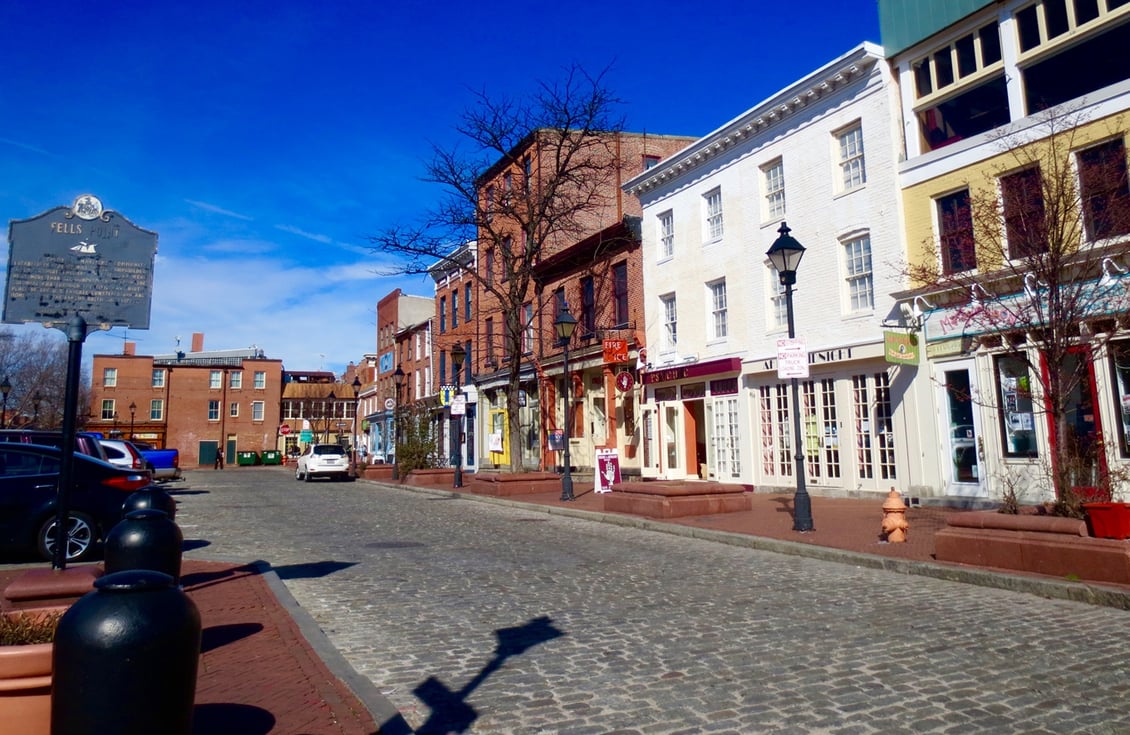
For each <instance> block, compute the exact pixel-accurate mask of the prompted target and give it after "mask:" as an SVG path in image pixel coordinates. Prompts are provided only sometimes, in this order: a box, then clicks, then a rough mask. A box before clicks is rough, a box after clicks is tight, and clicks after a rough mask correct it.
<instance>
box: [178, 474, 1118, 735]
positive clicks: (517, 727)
mask: <svg viewBox="0 0 1130 735" xmlns="http://www.w3.org/2000/svg"><path fill="white" fill-rule="evenodd" d="M285 469H286V468H283V469H282V470H280V469H274V468H263V469H250V468H241V469H238V470H227V471H223V472H212V471H195V472H192V473H190V482H189V483H187V485H186V486H182V488H183V490H184V492H183V493H178V494H177V498H178V500H179V501H180V508H179V511H178V516H177V521H178V523H179V524H180V526H181V528H182V531H183V533H184V536H185V539H186V541H187V542H188V543H189V544H190V546H196V547H198V548H194V550H192V551H190V552H189V556H190V557H195V558H204V559H206V558H219V559H225V560H232V559H239V560H252V559H262V560H264V561H267V562H269V563H270V564H271V565H272V566H273V567H275V569H276V570H277V572H278V574H279V576H280V577H281V578H282V579H283V581H284V582H285V583H286V585H287V587H288V588H289V589H290V590H291V592H292V594H293V595H294V597H295V598H296V599H297V600H298V602H299V603H301V605H302V606H303V607H304V608H305V609H306V610H307V611H308V612H309V613H310V614H311V615H312V616H313V617H314V619H315V620H316V621H317V622H318V623H319V624H320V625H321V626H322V628H323V629H324V630H325V632H326V634H327V635H328V636H329V638H330V640H331V642H332V643H333V644H334V645H335V646H336V647H337V648H338V650H340V651H341V653H342V654H343V655H344V656H345V658H346V659H347V660H348V661H349V662H350V663H351V664H352V666H353V667H354V668H355V669H356V670H357V671H358V672H360V673H361V674H363V675H364V676H366V677H368V678H369V679H370V680H372V681H373V682H374V684H375V685H376V686H377V687H378V688H379V689H380V690H381V691H382V692H383V693H384V694H385V696H386V697H388V699H389V700H391V701H392V703H393V704H394V705H395V706H396V707H397V708H398V709H399V710H400V712H401V713H402V714H403V715H404V717H405V719H406V720H407V721H408V722H409V724H411V725H412V726H413V727H414V728H416V729H417V730H418V731H419V732H421V733H447V732H471V733H477V734H480V735H487V734H494V733H523V734H526V735H529V734H533V733H570V734H573V735H581V734H584V733H592V734H594V735H595V734H597V733H601V734H608V733H639V734H644V733H647V734H656V735H672V734H675V733H722V734H732V735H748V734H750V733H841V734H844V735H847V734H849V733H851V734H855V733H858V734H861V735H862V734H867V733H885V732H890V731H896V732H915V733H1017V734H1019V733H1024V734H1025V735H1036V734H1040V733H1048V734H1051V733H1089V734H1100V735H1101V734H1110V735H1114V734H1116V733H1126V732H1130V705H1128V704H1127V702H1128V701H1130V697H1128V695H1130V659H1128V658H1127V656H1126V643H1125V641H1126V635H1127V631H1128V627H1130V625H1128V624H1130V614H1128V613H1126V612H1123V611H1120V610H1116V609H1110V608H1103V607H1093V606H1088V605H1084V604H1078V603H1072V602H1065V601H1057V600H1046V599H1042V598H1039V597H1036V596H1033V595H1027V594H1022V593H1014V592H1007V591H1002V590H995V589H989V588H982V587H975V586H971V585H965V584H960V583H954V582H946V581H940V580H934V579H929V578H926V577H917V576H906V575H897V574H892V573H890V572H883V571H876V570H868V569H860V568H855V567H852V566H849V565H845V564H838V563H832V562H823V561H817V560H813V559H807V558H802V557H796V556H783V555H777V554H773V553H768V552H762V551H757V550H751V549H743V548H739V547H733V546H727V545H723V544H717V543H712V542H709V541H703V540H698V539H689V538H685V537H681V536H675V535H668V534H664V533H656V532H651V531H644V530H635V529H629V528H624V527H621V526H613V525H607V524H600V523H593V522H589V521H584V520H578V519H572V518H567V517H561V516H558V515H547V514H544V513H539V512H535V511H533V510H531V509H525V508H522V507H506V506H501V505H497V504H486V503H479V502H475V501H473V500H466V499H456V498H450V497H447V496H445V495H441V494H433V493H427V492H414V491H408V490H400V489H393V488H390V487H385V486H379V485H375V484H371V483H366V482H354V483H334V482H317V483H296V482H294V480H293V479H292V474H290V473H288V472H286V471H284V470H285ZM171 489H172V490H173V491H174V492H175V491H177V490H178V488H177V487H176V486H173V487H172V488H171Z"/></svg>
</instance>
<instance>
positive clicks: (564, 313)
mask: <svg viewBox="0 0 1130 735" xmlns="http://www.w3.org/2000/svg"><path fill="white" fill-rule="evenodd" d="M564 307H565V308H564V309H562V310H561V313H560V314H558V315H557V319H556V320H555V321H554V322H553V328H554V329H555V330H556V331H557V343H558V344H559V345H561V349H562V352H563V358H564V359H563V360H562V363H563V364H562V378H563V381H562V382H563V383H564V384H565V455H564V461H565V474H564V475H562V476H561V500H562V501H569V500H572V499H573V474H572V471H571V469H570V467H569V404H570V403H571V402H572V400H573V396H572V390H571V388H572V386H571V385H570V384H571V382H572V378H571V377H570V376H569V340H571V339H572V338H573V330H574V329H576V328H577V319H576V317H574V316H573V315H572V314H570V313H569V305H568V304H565V305H564Z"/></svg>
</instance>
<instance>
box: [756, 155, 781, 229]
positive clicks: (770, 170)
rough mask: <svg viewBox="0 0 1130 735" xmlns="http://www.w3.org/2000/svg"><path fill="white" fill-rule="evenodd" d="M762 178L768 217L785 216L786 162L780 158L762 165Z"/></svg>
mask: <svg viewBox="0 0 1130 735" xmlns="http://www.w3.org/2000/svg"><path fill="white" fill-rule="evenodd" d="M761 178H762V183H763V185H764V188H765V216H766V219H776V218H778V217H784V216H785V163H784V161H783V160H782V159H780V158H778V159H777V160H776V161H773V162H772V163H767V164H766V165H764V166H762V167H761Z"/></svg>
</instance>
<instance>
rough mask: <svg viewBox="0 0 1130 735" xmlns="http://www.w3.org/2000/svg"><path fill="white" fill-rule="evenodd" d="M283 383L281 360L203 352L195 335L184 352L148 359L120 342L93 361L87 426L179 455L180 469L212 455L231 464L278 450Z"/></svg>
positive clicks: (251, 351)
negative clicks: (115, 351) (242, 455)
mask: <svg viewBox="0 0 1130 735" xmlns="http://www.w3.org/2000/svg"><path fill="white" fill-rule="evenodd" d="M282 384H283V369H282V361H280V360H271V359H268V358H267V357H266V356H265V355H264V354H263V351H262V350H260V349H258V348H255V347H251V348H246V349H238V350H214V351H205V350H204V335H203V334H202V333H195V334H193V335H192V346H191V349H190V350H189V351H188V352H184V351H180V350H178V351H177V352H175V353H172V354H167V355H156V356H149V355H138V354H136V346H135V345H134V343H132V342H126V343H125V348H124V350H123V354H120V355H95V356H94V365H93V376H92V380H91V391H90V392H91V399H90V415H89V417H88V420H87V421H86V423H85V427H86V428H87V429H88V430H91V431H101V432H103V433H105V434H112V433H120V434H121V435H122V436H125V437H127V438H129V437H133V438H136V439H139V440H144V441H147V442H149V443H151V444H154V445H156V446H158V447H171V448H176V449H179V450H180V461H181V466H182V467H194V466H198V465H207V466H212V464H213V462H214V460H215V458H216V454H217V452H222V453H223V455H224V460H225V462H228V463H235V462H236V457H237V453H238V452H243V451H253V452H257V453H259V452H263V451H264V450H273V449H275V448H276V446H277V437H278V431H279V424H280V421H279V409H280V404H281V395H282Z"/></svg>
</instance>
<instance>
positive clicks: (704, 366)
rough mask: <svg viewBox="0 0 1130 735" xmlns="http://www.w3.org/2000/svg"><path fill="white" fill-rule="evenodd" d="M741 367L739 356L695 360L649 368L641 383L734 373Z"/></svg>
mask: <svg viewBox="0 0 1130 735" xmlns="http://www.w3.org/2000/svg"><path fill="white" fill-rule="evenodd" d="M741 369H742V360H741V358H740V357H730V358H726V359H724V360H711V361H710V362H695V363H691V364H689V365H681V366H679V367H672V368H660V369H658V370H649V371H648V372H646V373H644V376H643V383H644V385H654V384H655V383H671V382H674V381H676V380H686V379H687V378H702V377H705V376H707V375H717V374H718V373H736V372H739V371H740V370H741Z"/></svg>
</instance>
